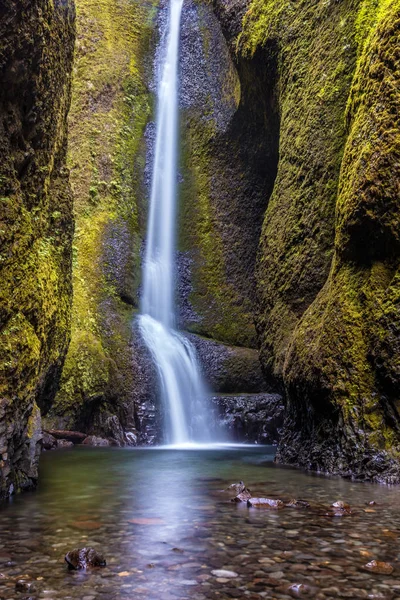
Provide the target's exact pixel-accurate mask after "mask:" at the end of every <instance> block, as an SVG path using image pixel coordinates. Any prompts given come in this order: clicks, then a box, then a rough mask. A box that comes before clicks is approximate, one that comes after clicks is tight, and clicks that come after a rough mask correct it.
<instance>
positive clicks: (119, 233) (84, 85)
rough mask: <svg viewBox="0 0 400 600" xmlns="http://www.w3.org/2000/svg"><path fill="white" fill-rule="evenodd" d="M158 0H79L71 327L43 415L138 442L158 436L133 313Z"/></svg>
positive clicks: (52, 424) (72, 139)
mask: <svg viewBox="0 0 400 600" xmlns="http://www.w3.org/2000/svg"><path fill="white" fill-rule="evenodd" d="M155 4H156V2H149V3H144V2H141V1H139V0H134V1H133V2H132V1H131V0H122V1H120V0H100V1H97V0H76V10H77V40H76V49H75V65H74V83H73V94H72V104H71V111H70V118H69V131H70V133H69V154H68V164H69V167H70V170H71V185H72V189H73V194H74V208H75V215H76V233H75V239H74V268H73V288H74V301H73V308H72V333H71V344H70V347H69V352H68V355H67V358H66V362H65V367H64V370H63V374H62V378H61V385H60V389H59V392H58V394H57V397H56V401H55V403H54V405H53V407H52V409H51V411H50V412H49V414H48V415H46V425H47V426H48V428H50V429H52V428H59V429H77V430H79V431H85V432H87V433H88V434H92V435H97V436H99V437H102V438H112V439H114V440H116V441H117V442H118V444H121V445H123V444H135V443H137V441H138V440H139V430H140V435H141V436H142V438H143V441H146V439H147V438H148V437H150V438H151V439H153V437H152V436H153V429H152V428H151V424H150V425H149V426H147V424H148V421H151V418H147V419H145V418H144V417H143V418H142V417H141V413H140V410H141V406H142V404H143V402H147V404H151V402H152V399H153V397H154V396H155V394H156V390H155V386H154V385H153V386H149V385H147V384H146V380H147V379H149V378H151V376H152V370H151V365H149V359H148V357H147V355H146V352H145V351H143V347H142V345H141V344H140V340H138V339H137V338H138V335H137V331H136V329H135V327H134V317H135V312H136V310H137V307H138V294H137V288H138V285H139V280H140V252H141V245H142V238H143V230H144V226H145V208H144V207H145V196H146V188H145V183H146V182H145V174H144V168H145V161H146V141H145V135H144V131H145V126H146V124H147V122H148V120H149V118H150V114H151V104H152V98H151V92H150V90H149V87H148V81H149V79H150V76H149V73H150V72H151V61H152V58H153V57H152V56H151V53H149V50H150V49H154V46H155V40H154V29H155V26H154V14H155V11H154V6H155ZM146 365H149V366H148V369H147V367H146ZM148 373H149V374H148ZM151 409H152V406H150V407H149V409H148V411H147V412H148V414H150V413H151Z"/></svg>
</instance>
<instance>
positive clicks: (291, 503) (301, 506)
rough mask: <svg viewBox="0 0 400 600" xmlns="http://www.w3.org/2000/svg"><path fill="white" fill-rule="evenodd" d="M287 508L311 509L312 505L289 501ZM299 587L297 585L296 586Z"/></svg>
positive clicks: (301, 501)
mask: <svg viewBox="0 0 400 600" xmlns="http://www.w3.org/2000/svg"><path fill="white" fill-rule="evenodd" d="M286 506H288V507H289V508H310V505H309V503H308V502H306V501H305V500H295V499H292V500H289V502H287V503H286ZM295 585H297V584H295Z"/></svg>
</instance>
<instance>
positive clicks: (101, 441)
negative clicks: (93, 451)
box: [82, 435, 111, 447]
mask: <svg viewBox="0 0 400 600" xmlns="http://www.w3.org/2000/svg"><path fill="white" fill-rule="evenodd" d="M82 444H83V445H84V446H96V447H99V446H111V444H110V442H109V440H106V439H105V438H101V437H97V436H96V435H88V436H87V437H86V438H85V439H84V440H83V442H82Z"/></svg>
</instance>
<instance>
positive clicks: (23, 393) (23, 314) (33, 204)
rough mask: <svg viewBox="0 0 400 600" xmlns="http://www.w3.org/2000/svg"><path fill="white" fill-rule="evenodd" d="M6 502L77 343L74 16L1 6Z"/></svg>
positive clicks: (1, 413) (27, 481) (31, 468)
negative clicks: (73, 327)
mask: <svg viewBox="0 0 400 600" xmlns="http://www.w3.org/2000/svg"><path fill="white" fill-rule="evenodd" d="M0 40H1V42H0V273H1V276H0V277H1V286H0V454H1V459H0V498H4V497H7V496H8V495H11V494H12V493H13V492H14V491H19V490H21V489H27V488H29V487H31V486H33V485H34V484H35V482H36V479H37V463H38V456H39V451H40V439H41V424H40V409H44V410H45V409H46V408H47V407H48V406H49V405H50V404H51V402H52V401H53V398H54V395H55V393H56V390H57V386H58V382H59V379H60V375H61V368H62V364H63V361H64V356H65V353H66V350H67V345H68V341H69V336H70V308H71V298H72V288H71V246H72V235H73V222H74V221H73V214H72V194H71V189H70V185H69V181H68V171H67V170H66V166H65V159H66V147H67V137H66V134H67V127H66V117H67V111H68V107H69V100H70V82H71V77H70V75H71V69H72V57H73V44H74V8H73V4H72V3H70V2H65V1H63V2H60V1H57V0H55V1H54V3H53V2H48V1H47V0H37V1H36V2H30V1H28V0H21V1H20V2H18V3H16V2H12V1H8V0H5V1H3V2H2V3H1V6H0Z"/></svg>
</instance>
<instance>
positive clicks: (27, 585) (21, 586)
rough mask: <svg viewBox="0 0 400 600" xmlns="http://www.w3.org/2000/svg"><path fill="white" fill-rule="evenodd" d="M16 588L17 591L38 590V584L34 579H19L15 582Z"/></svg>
mask: <svg viewBox="0 0 400 600" xmlns="http://www.w3.org/2000/svg"><path fill="white" fill-rule="evenodd" d="M15 590H16V591H17V592H24V593H26V592H29V593H30V592H36V586H35V584H34V583H33V582H32V581H26V580H25V579H19V580H18V581H17V583H16V584H15Z"/></svg>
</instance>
